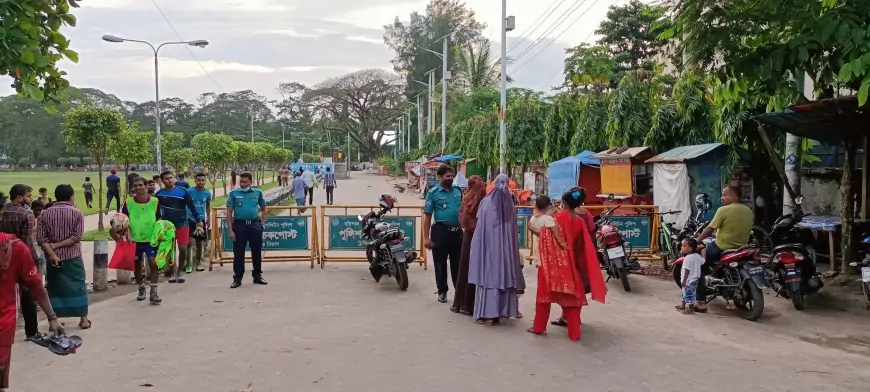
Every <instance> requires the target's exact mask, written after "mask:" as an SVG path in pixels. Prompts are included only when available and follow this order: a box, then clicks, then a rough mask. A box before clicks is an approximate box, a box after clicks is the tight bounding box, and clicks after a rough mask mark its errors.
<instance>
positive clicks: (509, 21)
mask: <svg viewBox="0 0 870 392" xmlns="http://www.w3.org/2000/svg"><path fill="white" fill-rule="evenodd" d="M514 27H516V19H515V18H514V17H513V16H507V0H501V75H500V79H501V89H500V90H501V101H500V103H499V110H498V170H499V173H502V174H507V161H505V157H504V155H505V150H506V149H507V130H506V129H505V125H504V116H505V108H506V106H507V32H508V31H511V30H513V29H514Z"/></svg>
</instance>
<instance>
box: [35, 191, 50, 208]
mask: <svg viewBox="0 0 870 392" xmlns="http://www.w3.org/2000/svg"><path fill="white" fill-rule="evenodd" d="M37 200H39V201H41V202H42V205H46V204H48V203H51V198H50V197H48V189H47V188H46V187H42V188H39V199H37Z"/></svg>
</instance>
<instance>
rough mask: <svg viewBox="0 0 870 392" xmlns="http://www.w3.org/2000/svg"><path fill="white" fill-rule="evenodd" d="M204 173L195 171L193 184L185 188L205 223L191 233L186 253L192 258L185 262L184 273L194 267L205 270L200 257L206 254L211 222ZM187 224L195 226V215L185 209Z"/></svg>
mask: <svg viewBox="0 0 870 392" xmlns="http://www.w3.org/2000/svg"><path fill="white" fill-rule="evenodd" d="M205 180H206V179H205V173H196V176H195V177H194V184H195V185H196V186H194V187H193V188H190V189H188V190H187V193H188V194H189V195H190V198H191V199H192V200H193V205H195V206H196V212H197V213H199V215H200V216H203V217H205V224H204V225H203V226H202V227H201V228H198V229H197V230H194V232H195V233H194V234H196V235H191V237H192V239H191V243H190V245H189V246H190V249H189V250H188V251H187V253H188V254H189V255H190V256H191V257H192V258H193V259H192V260H191V262H190V263H187V268H186V269H185V272H186V273H188V274H189V273H192V272H193V270H194V269H195V270H196V271H198V272H201V271H205V268H203V266H202V259H203V257H205V256H208V239H209V230H208V228H209V224H210V223H211V191H210V190H208V189H207V188H206V187H205ZM187 225H188V226H196V215H194V213H193V212H192V211H187Z"/></svg>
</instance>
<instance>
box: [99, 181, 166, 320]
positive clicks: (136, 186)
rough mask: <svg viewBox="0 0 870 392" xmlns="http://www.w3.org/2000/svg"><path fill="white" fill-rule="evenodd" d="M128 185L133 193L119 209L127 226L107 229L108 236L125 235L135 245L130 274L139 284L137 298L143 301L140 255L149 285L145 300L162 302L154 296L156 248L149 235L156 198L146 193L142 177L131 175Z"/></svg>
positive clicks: (155, 210)
mask: <svg viewBox="0 0 870 392" xmlns="http://www.w3.org/2000/svg"><path fill="white" fill-rule="evenodd" d="M131 185H132V187H133V192H134V196H132V197H128V198H127V200H126V201H125V202H124V206H123V207H122V210H121V212H123V213H124V214H125V215H127V218H128V219H129V227H128V228H127V229H126V230H124V232H116V231H115V230H111V232H110V235H111V236H112V239H114V240H115V241H120V240H121V239H122V238H123V237H128V238H129V241H131V242H133V243H134V244H136V264H135V266H134V268H133V273H134V275H135V276H136V284H138V285H139V295H137V296H136V300H137V301H144V300H145V276H144V274H143V270H144V269H143V266H144V263H145V259H144V258H143V256H142V255H143V254H144V255H145V258H147V259H148V283H150V286H151V293H150V296H149V298H148V300H149V302H151V303H152V304H154V305H157V304H159V303H161V302H163V299H161V298H160V296H159V295H157V279H158V271H159V270H158V268H157V261H156V257H157V249H156V248H155V247H154V246H152V245H151V234H152V233H153V231H154V226H155V225H156V224H157V198H156V197H154V196H151V195H149V194H148V191H147V188H146V187H145V179H143V178H142V177H136V178H134V179H133V181H132V183H131ZM128 234H129V236H128Z"/></svg>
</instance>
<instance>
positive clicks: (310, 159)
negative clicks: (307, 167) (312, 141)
mask: <svg viewBox="0 0 870 392" xmlns="http://www.w3.org/2000/svg"><path fill="white" fill-rule="evenodd" d="M302 161H304V162H305V163H320V162H323V159H322V158H320V155H317V154H309V153H305V154H302Z"/></svg>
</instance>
